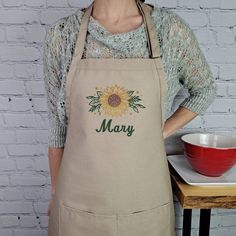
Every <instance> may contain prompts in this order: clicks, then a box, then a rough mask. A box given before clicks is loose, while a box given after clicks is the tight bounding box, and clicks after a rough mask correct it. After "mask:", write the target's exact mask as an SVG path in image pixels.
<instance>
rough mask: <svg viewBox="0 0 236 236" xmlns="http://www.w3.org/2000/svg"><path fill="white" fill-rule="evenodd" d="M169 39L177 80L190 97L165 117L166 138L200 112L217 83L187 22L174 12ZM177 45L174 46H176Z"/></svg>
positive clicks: (213, 94)
mask: <svg viewBox="0 0 236 236" xmlns="http://www.w3.org/2000/svg"><path fill="white" fill-rule="evenodd" d="M170 25H171V27H170V31H169V41H170V42H171V43H172V44H173V45H172V47H173V48H174V49H175V50H174V52H175V53H173V57H174V58H176V60H175V63H176V64H175V66H176V67H177V71H178V75H177V77H178V78H177V79H178V80H179V81H180V83H181V84H182V85H183V87H184V88H186V89H187V90H188V92H189V96H188V97H187V98H186V99H184V101H183V102H182V103H181V104H180V105H179V108H178V109H177V110H176V111H175V112H174V113H173V114H172V115H171V116H170V117H169V118H168V119H167V120H166V122H165V125H164V128H163V136H164V137H169V136H170V135H172V134H174V133H175V132H176V131H177V130H179V129H181V128H182V127H184V126H185V125H186V124H187V123H189V122H190V121H191V120H193V119H194V118H195V117H196V116H197V115H199V114H203V113H204V112H205V111H206V110H207V108H208V107H209V106H210V104H211V103H212V102H213V100H214V99H215V97H216V83H215V80H214V77H213V74H212V72H211V70H210V67H209V65H208V63H207V61H206V58H205V55H204V54H203V52H202V50H201V48H200V45H199V43H198V41H197V38H196V36H195V34H194V32H193V30H192V29H191V28H190V25H189V24H188V23H187V22H186V21H185V20H183V19H182V18H181V17H180V16H178V15H177V14H176V13H173V15H172V18H171V24H170ZM175 47H177V48H175Z"/></svg>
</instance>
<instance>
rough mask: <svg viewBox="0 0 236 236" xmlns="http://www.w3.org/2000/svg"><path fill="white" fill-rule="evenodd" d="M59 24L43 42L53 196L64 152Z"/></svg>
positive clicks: (48, 31) (64, 129) (49, 32)
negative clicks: (61, 118)
mask: <svg viewBox="0 0 236 236" xmlns="http://www.w3.org/2000/svg"><path fill="white" fill-rule="evenodd" d="M61 42H62V37H61V27H60V22H58V23H56V24H55V25H53V26H51V27H50V28H49V29H48V30H47V34H46V37H45V41H44V48H43V49H44V51H43V60H44V61H43V63H44V84H45V90H46V95H47V105H48V118H49V134H48V137H49V139H48V141H49V143H48V146H49V147H48V159H49V167H50V175H51V193H52V195H54V193H55V189H56V182H57V176H58V172H59V167H60V163H61V159H62V155H63V151H64V143H65V136H66V124H64V123H62V122H61V121H60V119H59V116H58V109H57V101H58V96H59V92H60V88H61V69H60V68H61V65H60V52H61V50H62V43H61Z"/></svg>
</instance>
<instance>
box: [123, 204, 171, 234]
mask: <svg viewBox="0 0 236 236" xmlns="http://www.w3.org/2000/svg"><path fill="white" fill-rule="evenodd" d="M172 223H173V221H172V218H171V208H170V202H168V203H165V204H164V205H161V206H157V207H154V208H152V209H148V210H144V211H137V212H134V213H131V214H123V215H118V235H119V236H144V235H148V236H157V235H165V236H172V235H173V234H172V233H171V228H172V227H173V225H171V224H172Z"/></svg>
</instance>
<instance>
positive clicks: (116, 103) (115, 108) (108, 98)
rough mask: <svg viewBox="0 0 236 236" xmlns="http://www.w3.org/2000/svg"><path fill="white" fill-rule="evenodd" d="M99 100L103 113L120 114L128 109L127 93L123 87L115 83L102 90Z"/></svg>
mask: <svg viewBox="0 0 236 236" xmlns="http://www.w3.org/2000/svg"><path fill="white" fill-rule="evenodd" d="M100 102H101V107H102V109H103V110H104V112H105V114H107V115H111V116H120V115H122V114H124V113H125V112H127V111H128V108H129V95H128V93H127V90H126V89H125V88H123V87H120V86H118V85H115V86H111V87H107V88H106V89H105V90H104V91H103V92H102V95H101V97H100Z"/></svg>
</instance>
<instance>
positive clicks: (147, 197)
mask: <svg viewBox="0 0 236 236" xmlns="http://www.w3.org/2000/svg"><path fill="white" fill-rule="evenodd" d="M137 4H138V7H139V9H140V12H141V13H142V14H143V17H144V19H145V24H146V28H147V36H148V37H149V40H148V42H149V49H150V54H151V57H150V58H133V59H129V58H125V59H112V58H103V59H95V58H89V59H82V51H83V47H84V43H85V38H86V31H87V25H88V19H89V16H90V14H91V12H92V7H93V3H91V4H90V6H89V7H88V8H86V11H85V14H84V17H83V19H82V23H81V28H80V31H79V35H78V39H77V44H76V51H75V54H74V57H73V61H72V64H71V68H70V71H69V73H68V78H67V84H66V109H67V114H68V117H69V123H68V124H69V125H68V131H67V136H66V143H65V148H64V153H63V158H62V162H61V166H60V171H59V176H58V180H57V188H56V195H55V203H54V208H53V211H52V213H51V216H50V217H49V227H48V236H175V232H174V228H175V218H174V205H173V195H172V188H171V181H170V175H169V169H168V163H167V158H166V152H165V145H164V139H163V135H162V128H163V124H164V119H163V101H162V98H163V94H164V93H165V89H166V85H165V79H164V78H165V77H164V76H165V74H164V70H163V64H162V60H161V58H160V54H159V44H158V39H157V38H156V33H155V32H154V29H155V28H154V27H153V22H152V20H151V17H150V14H149V13H150V12H149V11H150V9H151V7H150V6H148V5H147V4H145V3H141V2H139V1H138V2H137Z"/></svg>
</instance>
